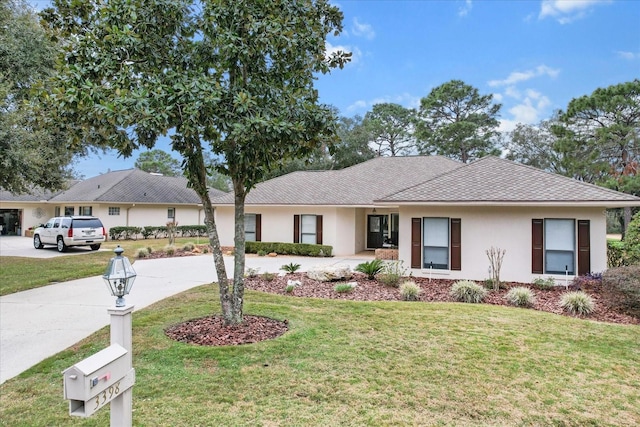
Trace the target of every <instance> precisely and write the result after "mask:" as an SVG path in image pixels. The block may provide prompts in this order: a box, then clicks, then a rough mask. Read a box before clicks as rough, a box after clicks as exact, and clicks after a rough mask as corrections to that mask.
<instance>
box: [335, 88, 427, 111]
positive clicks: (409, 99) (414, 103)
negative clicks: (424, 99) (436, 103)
mask: <svg viewBox="0 0 640 427" xmlns="http://www.w3.org/2000/svg"><path fill="white" fill-rule="evenodd" d="M420 99H421V98H420V97H419V96H414V95H411V94H409V93H406V92H405V93H401V94H399V95H393V96H381V97H378V98H374V99H372V100H369V101H365V100H362V99H361V100H358V101H356V102H354V103H353V104H351V105H349V106H348V107H347V112H348V113H356V112H359V113H363V114H364V113H366V112H367V111H369V110H371V109H372V108H373V106H374V105H375V104H386V103H393V104H400V105H402V106H403V107H405V108H416V109H417V108H419V107H420Z"/></svg>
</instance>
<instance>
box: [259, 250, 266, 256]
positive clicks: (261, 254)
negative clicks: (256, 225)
mask: <svg viewBox="0 0 640 427" xmlns="http://www.w3.org/2000/svg"><path fill="white" fill-rule="evenodd" d="M258 256H267V252H266V251H263V250H262V249H260V250H259V251H258Z"/></svg>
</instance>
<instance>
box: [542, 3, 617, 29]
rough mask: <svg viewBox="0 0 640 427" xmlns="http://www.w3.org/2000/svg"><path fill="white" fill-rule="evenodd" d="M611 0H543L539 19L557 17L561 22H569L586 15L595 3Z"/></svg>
mask: <svg viewBox="0 0 640 427" xmlns="http://www.w3.org/2000/svg"><path fill="white" fill-rule="evenodd" d="M607 3H611V0H542V3H541V5H540V14H539V15H538V18H539V19H544V18H546V17H551V18H555V19H556V20H557V21H558V22H559V23H560V24H569V23H571V22H573V21H576V20H578V19H581V18H583V17H585V16H586V15H587V14H588V13H589V12H590V11H591V10H592V9H593V7H594V6H595V5H598V4H607Z"/></svg>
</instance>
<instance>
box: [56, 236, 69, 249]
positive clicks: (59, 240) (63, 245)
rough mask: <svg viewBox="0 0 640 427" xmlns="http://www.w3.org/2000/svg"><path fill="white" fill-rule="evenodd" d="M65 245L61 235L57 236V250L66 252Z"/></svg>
mask: <svg viewBox="0 0 640 427" xmlns="http://www.w3.org/2000/svg"><path fill="white" fill-rule="evenodd" d="M66 251H67V245H65V244H64V240H63V239H62V237H58V252H66Z"/></svg>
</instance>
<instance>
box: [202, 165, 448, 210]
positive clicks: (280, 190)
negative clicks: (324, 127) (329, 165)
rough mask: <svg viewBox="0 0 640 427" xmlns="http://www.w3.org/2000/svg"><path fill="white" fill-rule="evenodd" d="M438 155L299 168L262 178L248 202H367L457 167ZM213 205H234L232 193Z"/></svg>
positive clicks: (325, 204) (309, 203)
mask: <svg viewBox="0 0 640 427" xmlns="http://www.w3.org/2000/svg"><path fill="white" fill-rule="evenodd" d="M459 166H460V163H459V162H456V161H455V160H451V159H447V158H445V157H439V156H411V157H377V158H375V159H372V160H369V161H366V162H364V163H360V164H357V165H354V166H351V167H348V168H345V169H341V170H329V171H300V172H293V173H290V174H287V175H283V176H279V177H277V178H273V179H270V180H268V181H265V182H262V183H260V184H258V185H257V186H256V188H254V189H252V190H251V191H250V192H249V194H248V195H247V199H246V201H245V203H246V204H247V205H324V206H370V205H372V204H373V201H374V200H375V199H379V198H382V197H384V196H386V195H388V194H391V193H394V192H397V191H399V190H402V189H404V188H407V187H409V186H410V185H414V184H415V183H416V182H423V181H425V180H428V179H430V178H433V177H436V176H438V175H441V174H443V173H445V172H448V171H450V170H453V169H455V168H458V167H459ZM212 202H213V204H214V205H233V203H234V199H233V194H232V193H229V194H226V195H224V196H222V197H219V198H217V199H215V200H212Z"/></svg>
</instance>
